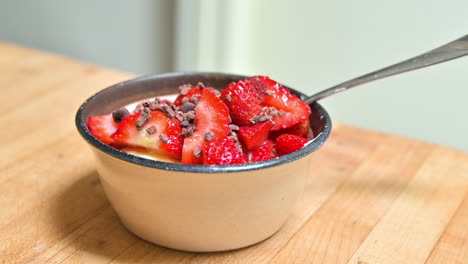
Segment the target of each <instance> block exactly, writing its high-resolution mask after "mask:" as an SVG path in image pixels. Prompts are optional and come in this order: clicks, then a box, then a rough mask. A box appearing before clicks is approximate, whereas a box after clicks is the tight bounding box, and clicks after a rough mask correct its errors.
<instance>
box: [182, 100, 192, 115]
mask: <svg viewBox="0 0 468 264" xmlns="http://www.w3.org/2000/svg"><path fill="white" fill-rule="evenodd" d="M179 109H180V111H182V112H184V113H187V112H188V111H192V110H194V109H195V104H194V103H190V102H186V103H184V104H183V105H182V106H181V107H180V108H179Z"/></svg>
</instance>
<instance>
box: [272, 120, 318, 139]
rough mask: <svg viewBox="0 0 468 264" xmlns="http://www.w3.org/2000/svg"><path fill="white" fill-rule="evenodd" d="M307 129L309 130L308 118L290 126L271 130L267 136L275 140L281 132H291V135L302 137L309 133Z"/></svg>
mask: <svg viewBox="0 0 468 264" xmlns="http://www.w3.org/2000/svg"><path fill="white" fill-rule="evenodd" d="M309 131H310V121H309V119H307V120H305V121H302V122H300V123H297V124H295V125H294V126H292V127H288V128H283V129H280V130H276V131H271V132H270V136H269V137H270V138H271V139H273V140H276V138H277V137H279V136H281V135H282V134H291V135H296V136H300V137H303V138H307V137H308V135H309Z"/></svg>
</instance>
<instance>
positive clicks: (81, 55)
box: [0, 0, 174, 74]
mask: <svg viewBox="0 0 468 264" xmlns="http://www.w3.org/2000/svg"><path fill="white" fill-rule="evenodd" d="M173 8H174V3H173V1H171V0H159V1H152V0H140V1H124V0H115V1H114V0H100V1H93V0H81V1H60V0H42V1H35V0H22V1H14V0H5V1H0V40H1V41H9V42H13V43H18V44H21V45H25V46H28V47H33V48H37V49H42V50H48V51H52V52H55V53H61V54H64V55H67V56H71V57H75V58H78V59H80V60H84V61H87V62H91V63H95V64H101V65H105V66H109V67H113V68H117V69H120V70H124V71H129V72H134V73H140V74H145V73H158V72H165V71H170V70H171V69H172V47H173V17H172V15H173Z"/></svg>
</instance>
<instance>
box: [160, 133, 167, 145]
mask: <svg viewBox="0 0 468 264" xmlns="http://www.w3.org/2000/svg"><path fill="white" fill-rule="evenodd" d="M159 139H160V140H161V141H162V142H163V143H167V142H169V137H167V135H166V134H161V135H159Z"/></svg>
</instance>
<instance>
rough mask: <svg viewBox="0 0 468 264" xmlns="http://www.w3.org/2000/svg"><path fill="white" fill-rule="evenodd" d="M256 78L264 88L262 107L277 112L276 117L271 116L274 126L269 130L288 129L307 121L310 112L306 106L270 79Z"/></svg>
mask: <svg viewBox="0 0 468 264" xmlns="http://www.w3.org/2000/svg"><path fill="white" fill-rule="evenodd" d="M258 78H259V79H260V80H261V81H262V82H263V83H264V84H265V86H266V92H265V93H266V96H265V98H264V101H263V103H264V105H265V106H268V107H274V108H276V110H277V111H279V114H278V115H273V122H274V123H275V125H274V126H273V128H272V129H271V130H279V129H284V128H288V127H291V126H294V125H295V124H297V123H300V122H303V121H306V120H307V119H309V116H310V114H311V110H310V107H309V105H308V104H306V103H305V102H304V101H302V100H301V99H300V98H299V97H297V96H296V95H294V94H291V92H290V91H289V90H288V89H287V88H284V87H283V86H282V85H281V84H279V83H277V82H275V81H273V80H271V79H270V78H268V77H265V76H259V77H258ZM270 113H271V112H270Z"/></svg>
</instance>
